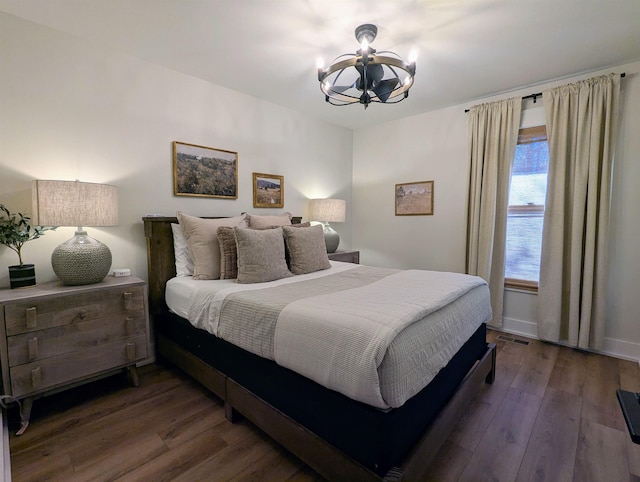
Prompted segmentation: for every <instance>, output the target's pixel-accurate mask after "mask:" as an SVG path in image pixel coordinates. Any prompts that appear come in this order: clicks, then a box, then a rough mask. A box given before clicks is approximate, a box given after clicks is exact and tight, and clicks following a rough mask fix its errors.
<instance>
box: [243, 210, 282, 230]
mask: <svg viewBox="0 0 640 482" xmlns="http://www.w3.org/2000/svg"><path fill="white" fill-rule="evenodd" d="M243 214H246V213H243ZM246 216H247V221H248V222H249V227H250V228H258V229H260V228H270V227H272V226H288V225H289V224H291V213H283V214H280V215H278V216H261V215H258V214H246Z"/></svg>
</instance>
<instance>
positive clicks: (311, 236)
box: [282, 224, 331, 274]
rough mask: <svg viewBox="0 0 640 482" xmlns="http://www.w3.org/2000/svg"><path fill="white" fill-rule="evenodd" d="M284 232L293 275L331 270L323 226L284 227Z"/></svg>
mask: <svg viewBox="0 0 640 482" xmlns="http://www.w3.org/2000/svg"><path fill="white" fill-rule="evenodd" d="M282 231H283V233H284V239H285V242H286V244H287V250H288V252H289V266H290V269H291V272H292V273H293V274H305V273H313V272H314V271H320V270H321V269H328V268H331V263H330V262H329V257H328V255H327V246H326V244H325V242H324V233H323V230H322V226H321V225H319V224H317V225H315V226H311V227H308V228H301V229H293V228H291V227H290V226H283V227H282Z"/></svg>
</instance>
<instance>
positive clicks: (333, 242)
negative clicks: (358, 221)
mask: <svg viewBox="0 0 640 482" xmlns="http://www.w3.org/2000/svg"><path fill="white" fill-rule="evenodd" d="M322 230H323V231H324V243H325V244H326V245H327V253H335V252H336V249H338V245H339V244H340V235H339V234H338V233H337V232H336V230H335V229H333V228H332V227H331V226H330V225H329V223H323V224H322Z"/></svg>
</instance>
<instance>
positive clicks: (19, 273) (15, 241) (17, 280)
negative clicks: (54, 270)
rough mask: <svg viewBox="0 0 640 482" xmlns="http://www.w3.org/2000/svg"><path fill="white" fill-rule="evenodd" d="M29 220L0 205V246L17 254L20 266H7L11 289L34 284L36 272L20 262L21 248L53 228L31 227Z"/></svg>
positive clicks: (30, 265)
mask: <svg viewBox="0 0 640 482" xmlns="http://www.w3.org/2000/svg"><path fill="white" fill-rule="evenodd" d="M30 221H31V218H30V217H29V216H25V215H24V214H22V213H17V214H16V213H13V214H12V213H11V212H10V211H9V210H8V209H7V208H6V207H5V205H4V204H0V244H4V245H5V246H7V247H8V248H9V249H11V250H12V251H15V252H16V253H17V254H18V261H19V262H20V264H18V265H14V266H9V280H10V283H11V288H21V287H23V286H31V285H34V284H36V272H35V267H34V265H33V264H25V263H23V262H22V247H23V246H24V244H25V243H26V242H27V241H31V240H32V239H38V238H39V237H40V236H42V235H43V234H44V232H45V231H47V230H49V229H56V228H55V227H44V226H31V224H30Z"/></svg>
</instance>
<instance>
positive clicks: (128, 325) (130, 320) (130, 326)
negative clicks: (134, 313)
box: [125, 318, 136, 335]
mask: <svg viewBox="0 0 640 482" xmlns="http://www.w3.org/2000/svg"><path fill="white" fill-rule="evenodd" d="M133 321H134V319H133V318H126V319H125V324H126V332H127V335H133V333H134V332H135V329H136V327H135V324H134V322H133Z"/></svg>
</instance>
